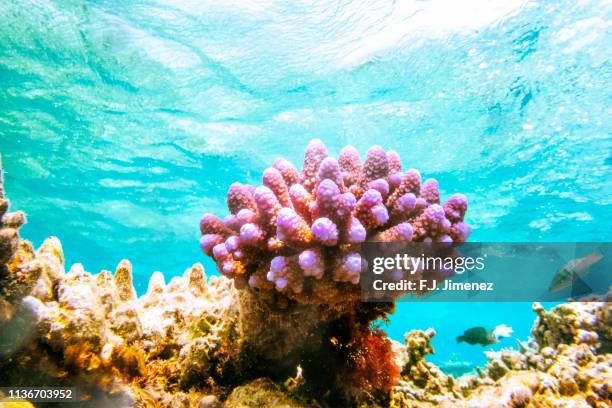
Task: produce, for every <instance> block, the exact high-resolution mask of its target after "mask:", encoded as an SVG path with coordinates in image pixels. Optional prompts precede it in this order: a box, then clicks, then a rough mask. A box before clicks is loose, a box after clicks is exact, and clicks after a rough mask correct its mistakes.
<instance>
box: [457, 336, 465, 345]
mask: <svg viewBox="0 0 612 408" xmlns="http://www.w3.org/2000/svg"><path fill="white" fill-rule="evenodd" d="M456 340H457V343H461V342H462V341H465V338H464V337H463V336H457V338H456Z"/></svg>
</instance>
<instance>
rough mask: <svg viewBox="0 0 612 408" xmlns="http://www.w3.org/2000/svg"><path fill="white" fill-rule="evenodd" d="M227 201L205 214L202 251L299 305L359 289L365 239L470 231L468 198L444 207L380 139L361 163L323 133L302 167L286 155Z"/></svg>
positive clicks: (245, 281)
mask: <svg viewBox="0 0 612 408" xmlns="http://www.w3.org/2000/svg"><path fill="white" fill-rule="evenodd" d="M227 206H228V208H229V211H230V215H228V216H227V217H225V218H224V219H223V220H222V219H220V218H219V217H217V216H215V215H213V214H205V215H204V216H203V217H202V219H201V221H200V231H201V232H202V238H201V241H200V245H201V248H202V251H203V252H204V253H206V254H207V255H209V256H211V257H212V258H213V259H214V260H215V262H216V264H217V266H218V269H219V271H220V272H221V273H222V274H223V275H225V276H227V277H229V278H233V279H234V280H235V284H236V286H237V287H239V288H244V287H247V285H248V286H250V287H251V288H253V289H256V290H258V291H263V292H268V293H277V294H278V293H280V294H283V295H285V296H286V297H287V298H289V299H293V300H297V301H298V302H302V303H315V304H333V303H335V302H339V301H343V300H344V301H346V300H347V297H348V298H349V299H350V298H351V296H353V297H355V296H358V293H359V292H358V284H359V281H360V275H361V273H362V270H363V265H364V262H363V258H362V251H361V245H360V244H362V243H363V242H367V241H376V242H464V241H465V240H466V239H467V238H468V236H469V234H470V231H471V228H470V226H469V225H468V224H466V223H464V221H463V218H464V215H465V212H466V210H467V199H466V197H465V196H464V195H463V194H454V195H452V196H451V197H450V198H449V199H448V200H447V201H446V202H445V203H444V204H443V205H441V204H440V190H439V187H438V182H437V181H436V180H434V179H428V180H426V181H425V182H421V175H420V173H419V172H418V171H417V170H415V169H409V170H407V171H404V170H403V169H402V162H401V160H400V157H399V155H398V154H397V152H395V151H392V150H390V151H387V152H385V150H384V149H383V148H382V147H380V146H373V147H371V148H370V149H369V150H368V152H367V153H366V157H365V160H364V161H363V162H362V161H361V158H360V156H359V153H358V152H357V150H356V149H355V148H354V147H352V146H346V147H344V148H343V149H342V150H341V152H340V155H339V157H338V158H337V159H336V158H333V157H331V156H329V155H328V152H327V149H326V147H325V146H324V144H323V143H322V142H321V141H320V140H317V139H315V140H312V141H311V142H310V143H309V144H308V147H307V148H306V153H305V156H304V163H303V165H302V169H301V171H298V170H297V168H296V167H295V166H294V165H293V164H291V163H290V162H289V161H287V160H285V159H283V158H279V159H277V160H276V161H275V162H274V164H273V165H272V167H270V168H268V169H266V170H265V171H264V173H263V177H262V185H261V186H258V187H253V186H250V185H245V184H241V183H238V182H236V183H234V184H232V185H231V186H230V188H229V191H228V193H227Z"/></svg>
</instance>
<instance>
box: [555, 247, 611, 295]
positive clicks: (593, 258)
mask: <svg viewBox="0 0 612 408" xmlns="http://www.w3.org/2000/svg"><path fill="white" fill-rule="evenodd" d="M602 258H603V255H602V254H601V252H599V251H595V252H593V253H592V254H591V255H588V256H585V257H584V258H577V259H573V260H571V261H569V262H568V263H567V265H565V266H564V267H563V268H561V269H560V270H559V271H558V272H557V273H556V274H555V276H553V278H552V281H551V282H550V285H549V286H548V291H549V292H558V291H560V290H563V289H565V288H567V287H569V286H571V284H572V283H573V282H574V281H575V280H576V279H578V278H582V277H584V276H586V275H587V274H588V273H589V272H590V267H591V266H592V265H593V264H595V263H597V262H599V261H600V260H601V259H602Z"/></svg>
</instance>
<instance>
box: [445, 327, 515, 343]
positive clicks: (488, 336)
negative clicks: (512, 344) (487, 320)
mask: <svg viewBox="0 0 612 408" xmlns="http://www.w3.org/2000/svg"><path fill="white" fill-rule="evenodd" d="M511 334H512V327H508V326H506V325H505V324H500V325H499V326H497V327H495V328H494V329H493V330H487V329H485V328H484V327H482V326H478V327H472V328H470V329H467V330H466V331H465V332H463V334H462V335H461V336H458V337H457V343H461V342H465V343H467V344H471V345H474V344H480V345H481V346H488V345H489V344H494V343H497V342H499V339H500V337H510V335H511Z"/></svg>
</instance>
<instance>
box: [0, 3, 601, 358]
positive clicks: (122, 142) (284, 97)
mask: <svg viewBox="0 0 612 408" xmlns="http://www.w3.org/2000/svg"><path fill="white" fill-rule="evenodd" d="M215 3H218V4H215ZM0 16H1V18H2V24H0V151H1V152H2V153H3V161H4V166H5V169H6V171H7V174H6V184H7V190H8V193H9V194H10V197H11V198H12V200H13V206H14V208H20V209H24V210H26V211H27V212H28V216H29V224H28V225H27V226H25V227H24V228H23V230H22V232H23V235H24V236H25V237H26V238H28V239H30V240H32V241H33V242H34V243H35V244H36V245H39V244H40V243H41V242H42V241H43V239H44V238H45V237H47V236H48V235H57V236H59V237H60V239H61V240H62V242H63V245H64V250H65V252H66V258H67V262H68V263H69V264H70V263H73V262H82V263H83V264H84V265H85V268H86V269H87V270H89V271H93V272H95V271H98V270H100V269H112V268H114V267H115V265H116V264H117V263H118V262H119V260H120V259H121V258H129V259H130V260H131V261H132V263H133V265H134V272H135V276H136V278H135V280H136V286H137V290H138V291H139V292H140V293H142V292H143V290H144V289H145V288H146V285H147V281H148V276H149V275H150V274H151V273H152V272H153V271H155V270H161V271H163V272H164V273H165V274H166V276H171V275H176V274H180V273H182V272H183V270H184V269H185V268H186V267H187V266H189V265H191V264H192V263H194V262H197V261H200V262H203V263H204V264H205V266H206V268H207V272H208V273H209V274H213V273H215V272H214V265H213V263H212V262H210V260H209V259H207V258H206V257H205V256H203V255H202V254H201V253H200V251H199V248H198V238H199V233H198V228H197V224H198V220H199V217H200V215H201V214H202V213H203V212H205V211H211V212H214V213H217V214H220V215H223V214H225V213H226V208H225V192H226V190H227V188H228V186H229V185H230V184H231V183H232V182H233V181H241V182H249V183H257V182H259V179H260V175H261V172H262V171H263V169H264V168H265V167H267V166H268V165H269V164H270V163H272V161H273V160H274V159H275V158H276V157H277V156H284V157H286V158H287V159H289V160H291V161H292V162H294V163H296V164H299V163H301V160H302V154H303V149H304V147H305V145H306V144H307V142H308V141H309V140H310V139H311V138H313V137H318V138H321V139H322V140H323V141H324V142H325V143H326V145H327V146H328V148H329V150H330V151H331V152H333V153H338V151H339V150H340V148H341V147H342V146H343V145H345V144H348V143H350V144H353V145H354V146H356V147H357V148H358V150H359V151H361V152H362V153H363V152H365V151H366V149H367V148H368V147H369V146H371V145H373V144H380V145H382V146H383V147H385V148H387V149H395V150H397V151H398V152H399V153H400V154H401V156H402V158H403V160H404V163H405V165H406V166H410V167H416V168H418V169H420V170H421V172H422V174H423V175H424V176H425V177H436V178H438V180H439V181H440V185H441V188H442V192H443V194H444V195H448V194H450V193H453V192H457V191H460V192H463V193H465V194H466V195H467V196H468V198H469V200H470V208H469V211H468V220H469V222H470V223H471V224H472V225H473V226H474V231H473V234H472V237H471V240H472V241H610V240H611V239H612V228H610V225H611V221H612V211H610V209H611V204H612V177H611V174H612V172H611V170H612V137H611V130H612V129H611V128H612V126H611V125H612V124H611V121H610V117H611V112H610V110H611V108H610V106H611V103H610V102H611V97H610V91H609V89H610V80H611V78H610V77H611V73H612V69H611V60H610V57H611V55H610V54H611V50H610V45H609V44H611V43H612V33H611V31H610V17H611V16H612V6H611V5H610V3H609V2H596V1H580V2H576V1H555V2H540V3H537V2H529V1H516V0H506V1H473V2H443V1H440V0H437V1H436V0H430V1H397V2H391V1H382V0H361V1H356V2H348V1H340V2H338V1H320V2H317V3H316V5H309V2H303V1H285V2H282V1H273V0H268V1H263V2H251V1H231V0H230V1H224V2H209V1H179V0H159V1H151V0H146V1H131V2H124V1H117V0H112V1H111V0H108V1H106V0H100V1H91V2H86V1H78V0H71V1H69V0H67V1H40V0H38V1H31V2H28V1H22V0H20V1H7V0H4V1H2V2H0ZM530 309H531V307H530V305H529V304H525V303H519V304H442V303H426V304H414V303H402V304H400V305H399V308H398V312H397V313H396V315H395V316H394V318H393V321H392V323H391V325H390V327H389V328H388V329H389V332H390V334H391V335H392V336H393V337H395V338H398V339H400V338H401V336H402V334H403V332H405V331H407V330H410V329H412V328H426V327H430V326H431V327H435V328H436V329H437V332H438V337H437V338H436V340H435V346H436V349H437V353H438V354H437V355H436V356H435V357H434V358H433V360H435V361H437V362H444V361H446V360H449V359H455V360H457V361H472V362H477V363H482V362H483V361H484V357H483V355H482V348H480V347H474V346H468V345H465V344H461V345H457V344H455V340H454V338H455V337H456V336H457V335H458V334H460V333H461V332H463V330H464V329H466V328H468V327H471V326H474V325H484V326H488V327H492V326H494V325H497V324H500V323H506V324H508V325H510V326H513V327H514V329H515V334H516V336H515V338H516V337H518V338H522V339H525V338H526V337H527V336H528V334H529V328H530V326H531V323H532V321H533V314H532V312H531V310H530ZM515 338H511V339H508V340H505V341H504V342H503V343H501V344H500V345H498V346H496V347H497V348H499V347H501V346H510V345H514V344H515Z"/></svg>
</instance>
